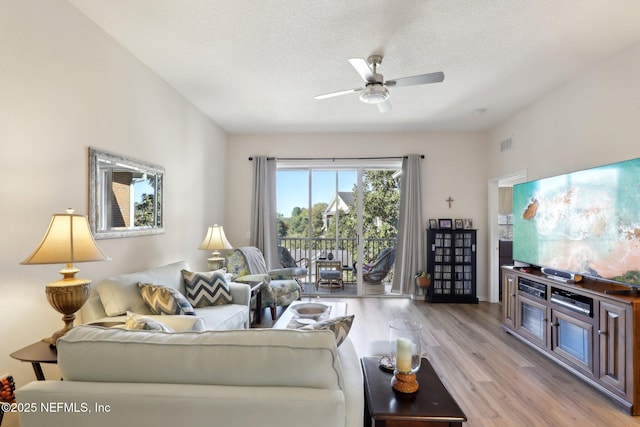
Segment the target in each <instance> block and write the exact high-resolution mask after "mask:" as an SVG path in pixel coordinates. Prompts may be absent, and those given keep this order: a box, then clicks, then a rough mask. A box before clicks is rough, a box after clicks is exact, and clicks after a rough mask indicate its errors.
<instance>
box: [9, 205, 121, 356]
mask: <svg viewBox="0 0 640 427" xmlns="http://www.w3.org/2000/svg"><path fill="white" fill-rule="evenodd" d="M108 259H110V258H109V257H108V256H107V255H105V253H104V252H102V250H100V248H99V247H98V245H97V244H96V242H95V240H94V239H93V235H92V234H91V230H90V229H89V221H88V220H87V217H86V216H84V215H77V214H74V213H73V209H68V210H67V213H64V214H54V215H53V218H51V223H50V224H49V229H48V230H47V232H46V233H45V235H44V237H43V238H42V242H40V245H38V247H37V248H36V249H35V250H34V251H33V253H32V254H31V255H29V256H28V257H27V258H26V259H25V260H24V261H22V262H21V263H20V264H27V265H29V264H58V263H66V264H67V266H66V268H63V269H62V270H60V274H62V276H63V278H62V279H61V280H58V281H56V282H51V283H49V284H47V286H46V294H47V300H49V304H51V306H52V307H53V308H55V309H56V310H57V311H58V312H60V313H61V314H62V315H63V316H62V321H63V322H64V327H63V328H62V329H60V330H59V331H56V332H54V333H53V335H51V336H50V337H48V338H43V339H42V341H45V342H48V343H49V344H50V345H52V346H55V345H56V341H57V339H58V338H60V337H61V336H63V335H64V334H66V333H67V332H68V331H69V330H71V328H73V321H74V319H75V318H76V315H75V313H76V312H77V311H78V310H80V308H82V306H83V305H84V303H85V302H86V301H87V298H89V291H90V290H91V280H88V279H76V277H75V275H76V273H77V272H78V271H80V270H78V269H77V268H75V267H74V266H73V263H75V262H87V261H102V260H108Z"/></svg>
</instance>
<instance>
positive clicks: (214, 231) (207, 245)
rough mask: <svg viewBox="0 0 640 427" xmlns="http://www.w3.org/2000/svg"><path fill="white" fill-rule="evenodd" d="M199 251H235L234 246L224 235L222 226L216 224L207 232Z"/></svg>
mask: <svg viewBox="0 0 640 427" xmlns="http://www.w3.org/2000/svg"><path fill="white" fill-rule="evenodd" d="M199 249H206V250H210V251H219V250H220V249H233V246H231V243H229V241H228V240H227V236H225V235H224V229H223V228H222V226H221V225H218V224H214V225H213V226H211V227H209V229H208V230H207V235H206V236H205V237H204V240H203V241H202V243H201V244H200V247H199Z"/></svg>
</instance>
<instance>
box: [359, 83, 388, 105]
mask: <svg viewBox="0 0 640 427" xmlns="http://www.w3.org/2000/svg"><path fill="white" fill-rule="evenodd" d="M387 99H389V91H388V90H387V88H386V87H385V86H384V85H382V84H379V83H378V84H369V85H367V87H366V88H364V89H363V90H362V92H360V101H362V102H364V103H366V104H380V103H381V102H385V101H386V100H387Z"/></svg>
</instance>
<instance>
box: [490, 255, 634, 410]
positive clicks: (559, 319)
mask: <svg viewBox="0 0 640 427" xmlns="http://www.w3.org/2000/svg"><path fill="white" fill-rule="evenodd" d="M502 283H503V286H502V328H503V329H504V330H505V331H506V332H508V333H509V334H511V335H513V336H514V337H516V338H518V339H520V340H522V341H523V342H525V343H527V344H529V345H531V347H533V348H534V349H536V350H538V351H540V352H541V353H543V354H545V355H546V356H548V357H549V358H551V359H552V360H554V361H556V362H557V363H558V364H560V365H562V366H563V367H565V368H566V369H568V370H569V371H570V372H572V373H574V374H575V375H577V376H578V377H580V378H581V379H583V380H584V381H586V382H587V383H589V384H590V385H592V386H593V387H595V388H596V389H598V390H600V391H601V392H603V393H604V394H606V395H607V396H609V397H610V398H612V399H613V400H614V401H615V402H616V403H617V404H618V405H620V406H621V407H622V408H624V409H625V410H626V411H628V412H629V413H630V414H632V415H639V414H640V296H639V295H638V293H636V292H632V293H631V294H630V295H625V294H624V293H619V291H624V290H626V289H628V288H627V287H625V286H623V285H616V284H612V283H607V282H602V281H598V280H593V279H584V280H583V281H582V282H580V283H576V284H574V283H569V282H562V281H559V280H556V279H553V278H549V277H547V276H545V275H544V274H542V273H541V272H540V271H539V270H536V269H522V268H517V267H503V268H502ZM607 292H610V293H607ZM552 297H553V298H552ZM575 301H578V302H577V303H575Z"/></svg>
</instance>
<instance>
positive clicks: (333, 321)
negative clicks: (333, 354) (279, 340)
mask: <svg viewBox="0 0 640 427" xmlns="http://www.w3.org/2000/svg"><path fill="white" fill-rule="evenodd" d="M353 317H354V315H353V314H351V315H349V316H338V317H332V318H330V319H326V320H321V321H319V322H316V323H312V324H311V325H305V326H303V327H302V328H300V329H304V330H314V329H316V330H317V329H319V330H325V329H326V330H329V331H331V332H333V334H334V335H335V337H336V346H340V344H342V343H343V342H344V340H346V339H347V336H348V335H349V331H350V330H351V325H352V324H353Z"/></svg>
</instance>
